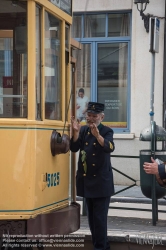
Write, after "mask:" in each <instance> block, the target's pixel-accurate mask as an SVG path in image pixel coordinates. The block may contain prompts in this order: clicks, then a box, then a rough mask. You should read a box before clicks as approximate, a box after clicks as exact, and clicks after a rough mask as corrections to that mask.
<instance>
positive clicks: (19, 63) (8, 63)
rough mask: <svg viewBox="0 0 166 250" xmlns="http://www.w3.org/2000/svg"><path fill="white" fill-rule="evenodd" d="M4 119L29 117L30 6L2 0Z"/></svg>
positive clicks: (0, 95) (0, 103) (0, 114)
mask: <svg viewBox="0 0 166 250" xmlns="http://www.w3.org/2000/svg"><path fill="white" fill-rule="evenodd" d="M1 1H2V2H3V3H2V6H3V8H1V9H0V20H1V22H0V118H25V117H27V36H26V32H27V28H26V23H27V7H26V3H25V2H24V3H21V4H19V3H18V4H16V5H15V6H14V5H12V4H11V1H3V0H1Z"/></svg>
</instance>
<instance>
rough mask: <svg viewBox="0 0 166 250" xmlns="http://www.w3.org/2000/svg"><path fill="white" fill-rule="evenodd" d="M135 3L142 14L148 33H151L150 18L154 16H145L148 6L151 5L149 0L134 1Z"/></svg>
mask: <svg viewBox="0 0 166 250" xmlns="http://www.w3.org/2000/svg"><path fill="white" fill-rule="evenodd" d="M134 3H135V4H137V10H138V11H139V12H140V16H141V17H142V20H143V21H144V27H145V29H146V32H147V33H148V32H149V18H150V17H151V16H152V15H150V14H147V15H145V14H144V13H143V12H144V11H145V10H146V6H147V4H148V3H149V0H134Z"/></svg>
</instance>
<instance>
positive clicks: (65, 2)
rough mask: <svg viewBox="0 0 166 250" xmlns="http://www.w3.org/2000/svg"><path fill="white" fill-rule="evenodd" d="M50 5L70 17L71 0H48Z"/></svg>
mask: <svg viewBox="0 0 166 250" xmlns="http://www.w3.org/2000/svg"><path fill="white" fill-rule="evenodd" d="M49 1H50V2H51V3H53V4H54V5H56V6H57V7H59V8H60V9H61V10H63V11H65V12H66V13H67V14H69V15H72V0H49Z"/></svg>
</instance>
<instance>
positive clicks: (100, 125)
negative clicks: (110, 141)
mask: <svg viewBox="0 0 166 250" xmlns="http://www.w3.org/2000/svg"><path fill="white" fill-rule="evenodd" d="M102 127H103V124H101V123H100V124H99V125H98V126H97V128H98V130H99V131H100V129H101V128H102Z"/></svg>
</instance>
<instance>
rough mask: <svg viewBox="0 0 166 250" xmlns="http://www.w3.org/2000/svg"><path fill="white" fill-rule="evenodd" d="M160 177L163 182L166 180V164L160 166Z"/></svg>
mask: <svg viewBox="0 0 166 250" xmlns="http://www.w3.org/2000/svg"><path fill="white" fill-rule="evenodd" d="M158 170H159V175H160V178H161V179H162V180H164V179H166V166H165V164H160V165H159V166H158Z"/></svg>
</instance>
